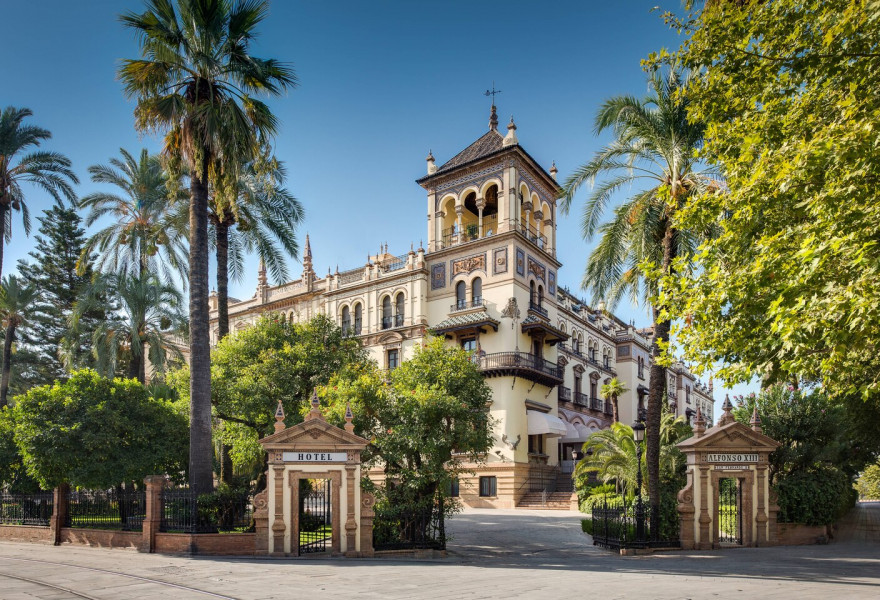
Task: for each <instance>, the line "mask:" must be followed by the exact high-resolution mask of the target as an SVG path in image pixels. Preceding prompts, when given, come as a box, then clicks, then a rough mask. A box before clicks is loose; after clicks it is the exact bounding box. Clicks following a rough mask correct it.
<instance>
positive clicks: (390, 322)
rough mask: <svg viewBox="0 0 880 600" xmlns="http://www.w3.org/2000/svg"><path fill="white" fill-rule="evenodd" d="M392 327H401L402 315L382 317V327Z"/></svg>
mask: <svg viewBox="0 0 880 600" xmlns="http://www.w3.org/2000/svg"><path fill="white" fill-rule="evenodd" d="M392 327H403V315H393V316H388V317H382V329H391V328H392Z"/></svg>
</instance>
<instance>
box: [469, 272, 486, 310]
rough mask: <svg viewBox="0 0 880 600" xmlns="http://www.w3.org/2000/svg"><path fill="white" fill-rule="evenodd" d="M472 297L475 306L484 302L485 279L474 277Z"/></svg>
mask: <svg viewBox="0 0 880 600" xmlns="http://www.w3.org/2000/svg"><path fill="white" fill-rule="evenodd" d="M471 299H472V300H473V303H474V306H479V305H480V304H482V303H483V280H482V279H480V278H479V277H477V278H476V279H474V282H473V283H472V284H471Z"/></svg>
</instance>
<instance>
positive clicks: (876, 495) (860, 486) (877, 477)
mask: <svg viewBox="0 0 880 600" xmlns="http://www.w3.org/2000/svg"><path fill="white" fill-rule="evenodd" d="M856 491H857V492H858V493H859V498H861V499H863V500H880V463H874V464H871V465H868V466H867V467H866V468H865V470H864V471H862V474H861V475H859V478H858V479H857V480H856Z"/></svg>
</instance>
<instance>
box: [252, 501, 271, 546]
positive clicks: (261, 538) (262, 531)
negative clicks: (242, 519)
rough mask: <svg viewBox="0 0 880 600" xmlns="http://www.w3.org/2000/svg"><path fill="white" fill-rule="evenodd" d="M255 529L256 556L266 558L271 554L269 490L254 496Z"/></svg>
mask: <svg viewBox="0 0 880 600" xmlns="http://www.w3.org/2000/svg"><path fill="white" fill-rule="evenodd" d="M254 527H255V529H256V538H255V539H254V554H256V555H258V556H265V555H267V554H269V489H268V488H266V489H265V490H263V491H262V492H260V493H259V494H257V495H256V496H254Z"/></svg>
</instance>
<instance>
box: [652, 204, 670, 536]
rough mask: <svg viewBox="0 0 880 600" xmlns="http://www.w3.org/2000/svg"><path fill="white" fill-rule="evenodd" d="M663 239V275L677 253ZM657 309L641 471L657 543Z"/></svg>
mask: <svg viewBox="0 0 880 600" xmlns="http://www.w3.org/2000/svg"><path fill="white" fill-rule="evenodd" d="M665 232H666V233H665V235H664V236H663V273H664V274H668V273H669V272H670V269H671V268H672V261H673V260H674V259H675V255H676V250H677V233H676V231H675V229H674V228H673V227H671V226H670V225H669V224H668V221H667V224H666V227H665ZM660 309H661V307H659V306H655V307H654V308H653V315H654V341H653V343H652V344H651V379H650V382H649V386H648V411H647V412H648V414H647V422H646V423H645V441H646V448H645V467H646V468H647V470H648V497H649V498H650V502H651V537H652V538H653V539H657V536H658V535H659V533H660V418H661V414H662V411H663V396H664V393H665V391H666V367H664V366H663V365H661V364H659V362H658V360H659V358H660V354H661V353H662V350H661V348H660V345H661V343H665V342H667V341H668V340H669V328H670V323H669V320H666V319H664V320H662V321H661V320H660Z"/></svg>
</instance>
